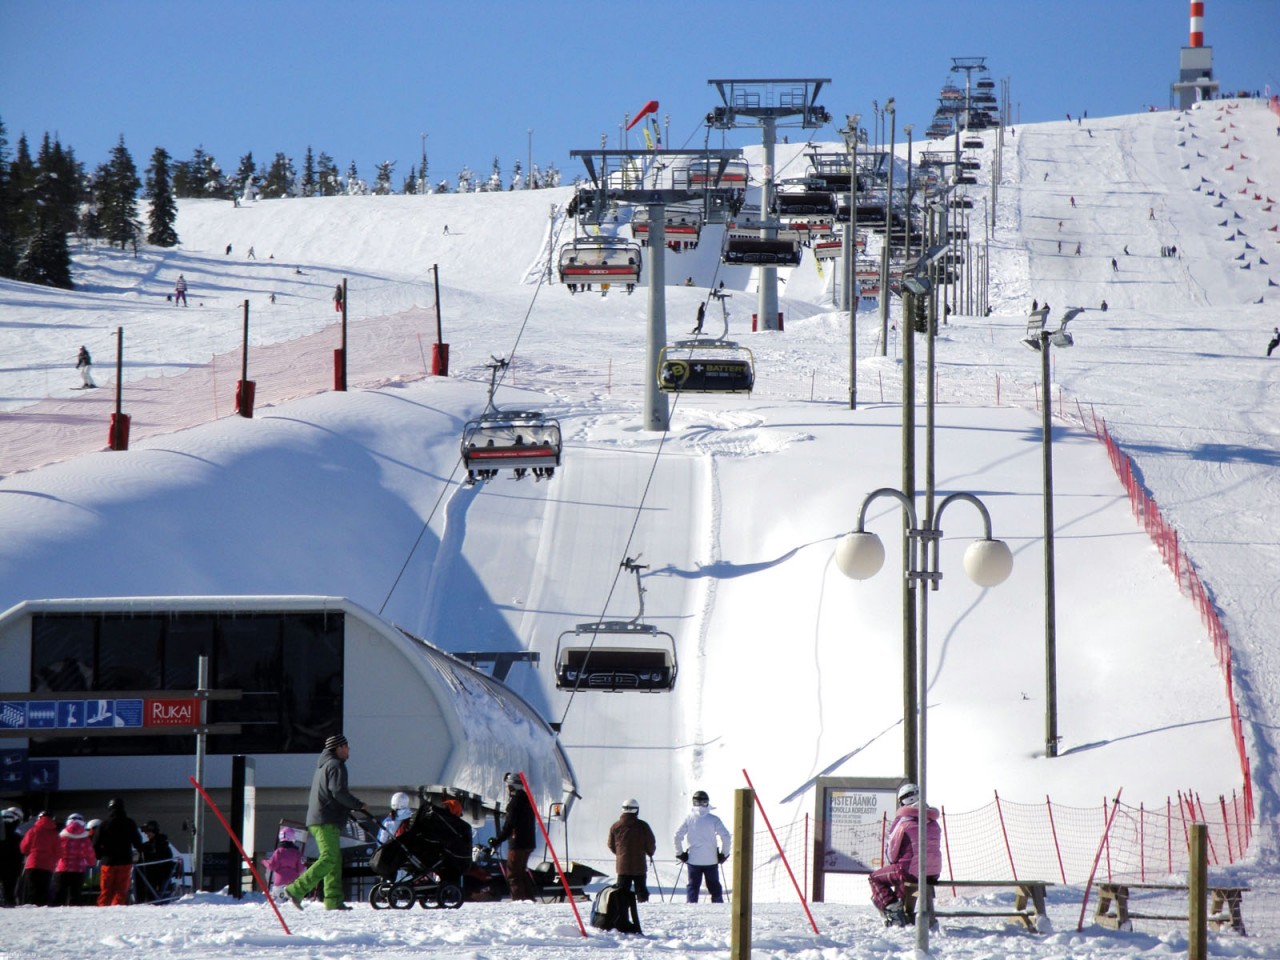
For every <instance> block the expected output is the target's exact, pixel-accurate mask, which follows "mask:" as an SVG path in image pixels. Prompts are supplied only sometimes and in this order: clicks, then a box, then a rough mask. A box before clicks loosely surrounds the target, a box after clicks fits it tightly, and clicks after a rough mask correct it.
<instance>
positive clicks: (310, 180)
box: [302, 146, 317, 197]
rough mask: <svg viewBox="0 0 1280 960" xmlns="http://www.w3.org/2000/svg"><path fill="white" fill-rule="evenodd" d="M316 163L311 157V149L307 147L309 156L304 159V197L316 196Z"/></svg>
mask: <svg viewBox="0 0 1280 960" xmlns="http://www.w3.org/2000/svg"><path fill="white" fill-rule="evenodd" d="M316 187H317V183H316V161H315V157H313V156H312V155H311V147H310V146H308V147H307V155H306V156H305V157H303V158H302V195H303V196H304V197H314V196H315V195H316Z"/></svg>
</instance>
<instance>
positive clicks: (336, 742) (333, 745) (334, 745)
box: [324, 733, 347, 750]
mask: <svg viewBox="0 0 1280 960" xmlns="http://www.w3.org/2000/svg"><path fill="white" fill-rule="evenodd" d="M346 745H347V738H346V737H344V736H343V735H342V734H340V733H335V734H334V735H333V736H332V737H330V738H329V739H328V740H326V741H325V742H324V748H325V749H326V750H337V749H338V748H339V747H345V746H346Z"/></svg>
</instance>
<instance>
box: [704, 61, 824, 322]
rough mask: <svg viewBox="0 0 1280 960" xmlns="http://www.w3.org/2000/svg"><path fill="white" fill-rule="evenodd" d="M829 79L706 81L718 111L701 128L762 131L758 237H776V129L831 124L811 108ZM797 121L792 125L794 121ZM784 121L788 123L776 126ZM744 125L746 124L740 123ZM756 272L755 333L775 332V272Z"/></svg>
mask: <svg viewBox="0 0 1280 960" xmlns="http://www.w3.org/2000/svg"><path fill="white" fill-rule="evenodd" d="M830 82H831V81H830V79H795V80H708V81H707V83H708V84H709V85H711V86H713V87H715V88H716V89H717V90H718V91H719V93H720V99H721V101H722V102H723V106H719V107H716V108H715V109H714V110H712V111H711V112H710V113H708V114H707V125H708V126H711V127H714V128H715V129H718V130H730V129H732V128H734V127H737V126H746V125H748V123H749V124H750V125H754V126H759V127H760V128H762V130H763V136H762V140H763V144H764V170H763V172H762V177H761V191H760V216H761V226H760V237H761V239H763V240H773V239H776V237H777V223H776V222H775V221H774V220H773V218H772V216H771V214H770V210H771V208H772V207H773V188H774V183H773V175H774V151H775V147H776V145H777V128H778V126H779V125H781V126H798V127H800V128H801V129H804V130H817V129H819V128H821V127H824V126H826V125H827V124H828V123H830V122H831V114H829V113H828V112H827V111H826V110H824V109H823V108H822V107H820V106H818V105H817V102H816V101H817V98H818V92H819V91H820V90H821V89H822V87H823V85H824V84H827V83H830ZM797 118H798V122H796V121H797ZM787 120H790V121H791V122H789V123H788V122H781V121H787ZM744 121H746V122H744ZM757 269H759V271H760V283H759V290H760V295H759V302H758V306H757V310H756V317H757V322H758V328H759V329H760V330H777V329H778V328H779V326H780V324H779V322H778V268H777V267H774V266H764V265H761V266H760V267H758V268H757Z"/></svg>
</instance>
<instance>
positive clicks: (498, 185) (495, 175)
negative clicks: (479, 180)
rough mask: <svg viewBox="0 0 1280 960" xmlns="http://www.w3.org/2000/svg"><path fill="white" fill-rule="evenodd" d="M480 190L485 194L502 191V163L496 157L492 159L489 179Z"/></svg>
mask: <svg viewBox="0 0 1280 960" xmlns="http://www.w3.org/2000/svg"><path fill="white" fill-rule="evenodd" d="M480 189H481V190H484V191H485V192H487V193H497V192H499V191H501V190H502V163H501V162H500V161H499V160H498V158H497V157H494V158H493V169H492V170H490V171H489V179H488V180H486V181H485V183H484V186H482V187H481V188H480Z"/></svg>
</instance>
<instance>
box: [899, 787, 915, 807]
mask: <svg viewBox="0 0 1280 960" xmlns="http://www.w3.org/2000/svg"><path fill="white" fill-rule="evenodd" d="M919 797H920V788H919V787H917V786H916V785H915V784H914V783H911V782H910V781H908V782H907V783H904V784H903V785H902V786H900V787H899V788H898V804H899V806H902V805H905V804H910V803H914V802H915V801H916V800H917V799H919Z"/></svg>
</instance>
